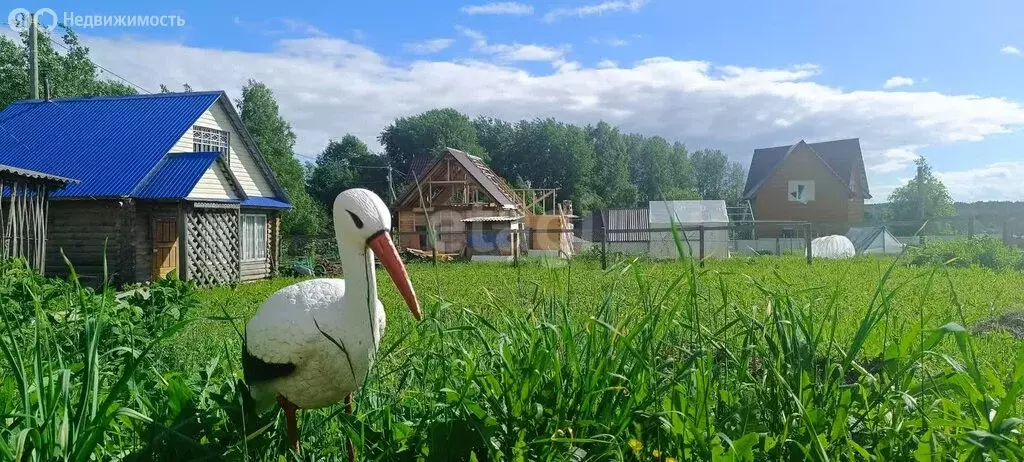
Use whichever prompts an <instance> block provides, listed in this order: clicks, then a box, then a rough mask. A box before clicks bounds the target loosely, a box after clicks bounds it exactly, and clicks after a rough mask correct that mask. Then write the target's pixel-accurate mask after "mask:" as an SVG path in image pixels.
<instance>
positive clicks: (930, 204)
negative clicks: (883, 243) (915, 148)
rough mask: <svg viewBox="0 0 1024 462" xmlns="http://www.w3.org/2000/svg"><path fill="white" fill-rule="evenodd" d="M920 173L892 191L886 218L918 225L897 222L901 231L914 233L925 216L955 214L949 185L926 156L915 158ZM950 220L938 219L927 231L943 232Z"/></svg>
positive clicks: (939, 216) (935, 216)
mask: <svg viewBox="0 0 1024 462" xmlns="http://www.w3.org/2000/svg"><path fill="white" fill-rule="evenodd" d="M914 163H915V164H916V165H917V174H916V175H915V176H914V178H913V179H911V180H910V181H908V182H907V183H906V184H904V185H902V186H900V187H898V188H896V189H894V190H893V191H892V193H891V194H889V205H888V207H886V214H885V215H886V218H887V219H889V220H893V221H908V222H913V223H917V224H916V225H905V226H899V225H897V226H894V227H893V228H894V229H897V228H900V229H898V230H897V231H899V232H904V233H906V232H909V233H914V232H916V231H917V229H918V228H920V226H921V224H922V223H924V221H925V220H932V219H934V218H942V217H951V216H954V215H956V207H955V206H954V205H953V199H952V198H951V197H950V196H949V191H948V190H947V189H946V185H945V184H943V183H942V181H940V180H939V179H938V178H936V177H935V175H934V174H932V168H931V166H930V165H928V162H927V161H925V159H924V157H918V158H917V160H915V161H914ZM949 228H950V225H949V223H935V224H932V225H930V226H929V227H928V228H927V229H926V230H925V231H930V232H941V231H942V230H944V229H949Z"/></svg>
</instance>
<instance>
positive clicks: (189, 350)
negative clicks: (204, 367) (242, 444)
mask: <svg viewBox="0 0 1024 462" xmlns="http://www.w3.org/2000/svg"><path fill="white" fill-rule="evenodd" d="M628 263H629V262H620V263H619V264H618V266H616V267H614V268H612V269H610V270H608V271H602V270H601V268H600V265H599V264H598V263H597V262H594V261H574V262H572V264H571V266H570V265H566V264H560V265H559V264H555V265H548V264H544V263H543V262H539V261H528V262H526V263H525V264H523V265H522V266H521V267H520V268H515V267H512V266H510V265H505V264H492V263H473V264H468V263H447V264H438V266H436V267H435V266H432V265H430V264H426V263H413V264H410V265H408V269H409V276H410V278H411V279H412V281H413V286H414V288H415V289H416V291H417V295H418V296H419V297H420V300H421V303H423V305H424V309H425V310H426V313H427V315H428V316H433V317H444V316H446V315H447V314H449V313H451V312H453V311H460V310H472V311H475V312H478V313H482V314H484V315H485V316H487V313H490V312H492V311H493V310H495V309H500V308H497V307H501V306H505V307H508V306H509V305H513V306H514V305H515V303H514V302H510V301H511V300H520V301H526V300H530V299H532V298H533V297H535V296H536V294H537V292H541V291H542V292H544V293H546V294H553V295H554V296H556V297H559V298H562V299H563V300H565V301H566V302H567V303H568V305H569V311H570V314H571V315H573V316H575V317H577V318H578V319H587V318H589V317H590V316H592V315H594V311H595V309H596V308H597V307H599V306H600V305H601V304H602V303H604V302H605V300H606V298H609V297H610V299H611V300H613V301H614V302H616V303H631V302H635V301H636V300H637V298H638V297H640V296H641V295H642V293H644V292H645V291H653V292H656V293H659V292H664V291H665V288H666V287H667V286H668V285H669V284H671V283H672V281H673V280H675V279H676V278H678V277H679V276H680V275H681V274H683V273H685V272H686V266H685V264H684V263H680V262H642V263H636V264H628ZM891 263H892V260H890V259H887V258H865V259H856V260H852V261H842V262H840V261H828V260H822V259H819V260H817V261H816V262H815V263H814V264H813V265H807V264H806V262H805V261H804V259H803V258H800V257H785V258H777V257H756V258H733V259H730V260H720V261H715V262H708V263H707V265H706V267H705V268H704V271H705V273H704V274H703V275H702V276H701V278H700V279H699V281H698V283H699V285H698V288H697V289H698V291H699V294H700V296H701V300H700V307H701V309H702V311H704V312H705V315H706V319H707V322H708V323H709V324H710V325H720V324H721V323H722V320H721V319H718V317H724V316H726V315H727V312H728V309H740V310H746V309H749V310H755V309H761V310H763V309H765V307H766V306H767V303H768V302H767V300H768V298H769V297H768V296H767V295H766V294H764V293H763V292H762V291H761V290H760V289H758V286H757V284H755V283H758V284H762V285H764V286H766V287H768V288H769V289H772V290H782V291H785V292H786V293H788V294H790V295H791V296H792V297H793V298H794V299H795V300H797V301H798V302H799V303H801V304H806V305H809V306H810V308H811V309H812V311H813V309H814V308H815V307H817V308H821V307H822V306H823V305H824V301H825V300H826V299H828V298H829V297H831V296H832V295H834V294H833V293H832V292H833V291H839V294H838V299H837V300H836V303H837V304H838V305H839V307H840V308H841V309H840V310H839V311H838V315H839V316H838V320H839V322H838V323H836V326H835V327H836V329H837V337H838V339H840V343H843V342H845V341H848V340H849V339H850V338H852V337H853V335H854V334H855V331H856V329H857V327H858V325H859V324H860V322H861V320H862V319H863V317H864V314H865V312H866V310H867V308H868V306H869V305H870V304H871V301H872V298H873V297H874V296H875V289H876V288H877V287H878V284H879V281H880V280H881V279H882V276H883V275H884V273H885V272H886V270H887V269H888V267H889V265H891ZM932 272H933V271H932V269H930V268H915V267H907V266H906V265H898V266H897V267H896V268H895V270H894V272H893V275H892V277H891V279H890V280H889V282H888V283H887V286H888V287H889V288H896V287H898V286H904V287H902V289H901V291H900V293H899V294H898V295H897V296H896V297H895V298H894V299H893V301H892V311H891V316H890V317H889V319H888V320H887V321H888V322H889V325H888V329H880V330H875V331H873V332H872V335H871V336H870V338H869V341H868V342H867V346H866V349H865V350H866V354H868V355H874V354H877V353H879V352H880V351H881V349H882V347H883V340H884V339H885V338H886V335H888V338H889V339H890V340H893V339H899V338H900V337H902V336H903V335H904V334H905V333H907V332H908V330H909V329H911V328H913V327H915V326H917V325H919V324H920V323H921V320H922V319H921V318H922V317H923V321H924V325H925V326H926V327H938V326H941V325H943V324H945V323H947V322H958V323H962V324H964V325H965V326H968V327H969V326H971V325H973V324H975V323H976V322H978V321H981V320H984V319H990V318H995V317H998V316H999V315H1001V314H1003V313H1006V312H1008V311H1011V310H1024V289H1022V288H1024V274H1022V273H1018V272H994V271H991V270H988V269H985V268H971V269H963V268H950V269H948V270H939V271H937V272H935V275H934V279H933V280H932V281H931V286H930V288H927V289H928V290H929V292H928V295H927V296H925V295H924V293H925V290H926V286H927V285H928V276H929V275H930V274H931V273H932ZM301 280H302V279H300V278H277V279H273V280H267V281H259V282H253V283H246V284H241V285H239V286H237V287H235V288H231V287H219V288H214V289H206V290H202V291H201V292H200V299H201V307H200V309H198V310H197V311H196V315H197V316H200V317H209V318H216V320H208V321H202V322H200V323H197V324H194V325H192V326H190V327H189V328H187V329H186V330H185V331H184V332H182V333H181V334H179V335H178V336H177V337H176V338H175V339H174V340H173V342H172V346H173V347H174V348H177V349H180V350H181V351H182V354H180V355H179V356H180V357H181V358H183V359H184V360H185V361H187V362H186V363H185V364H186V366H195V367H198V366H199V365H201V364H204V363H205V362H206V361H208V360H209V359H210V358H212V357H213V356H217V355H223V354H224V351H225V350H224V348H225V344H227V345H228V351H230V353H231V354H235V353H238V351H240V350H239V348H240V344H241V343H240V341H239V339H238V334H237V333H236V331H235V329H236V328H237V329H242V328H243V326H244V322H245V321H246V320H248V319H249V318H250V317H251V316H252V315H253V314H255V313H256V310H257V309H258V308H259V305H260V304H261V303H262V302H263V301H264V300H266V298H267V297H269V296H270V295H271V294H273V293H274V292H275V291H276V290H278V289H280V288H283V287H285V286H288V285H290V284H294V283H296V282H299V281H301ZM377 281H378V286H379V290H380V297H381V300H382V302H383V303H384V307H385V310H386V311H387V313H388V318H387V320H388V330H387V332H386V333H385V337H384V342H385V345H387V342H389V341H394V340H395V339H396V338H398V337H401V335H402V333H404V332H407V331H408V330H409V329H410V328H411V327H412V324H413V323H414V321H413V320H412V318H411V317H410V316H409V315H408V310H407V309H406V308H405V304H404V303H403V302H402V300H401V297H400V296H399V295H398V293H397V291H396V290H395V288H394V286H393V285H392V284H391V280H390V279H389V278H388V276H387V273H385V272H384V271H383V270H378V277H377ZM723 289H724V290H723ZM674 292H675V293H670V294H669V295H668V299H667V300H666V303H675V302H677V301H678V298H679V297H680V296H682V294H681V293H679V292H681V291H678V290H676V291H674ZM954 295H955V297H954ZM442 301H443V304H442V303H441V302H442ZM958 303H959V305H958ZM727 307H728V309H726V308H727ZM520 308H521V307H520ZM225 313H226V314H227V315H228V316H231V317H234V318H236V320H235V322H234V326H232V325H231V324H230V323H229V322H226V321H223V320H222V318H224V315H225ZM818 314H820V315H821V316H822V318H823V320H825V318H827V315H828V313H824V312H822V313H818ZM396 332H397V333H396ZM975 341H977V342H978V345H979V350H980V356H981V358H982V359H983V360H984V361H985V363H986V365H989V366H991V367H994V368H996V370H999V371H1001V372H1009V370H1008V369H1007V368H1008V367H1010V366H1012V364H1011V363H1008V362H1007V361H1006V358H1007V357H1008V356H1007V355H1009V356H1011V357H1012V356H1013V354H1015V352H1016V348H1017V347H1018V345H1019V342H1016V341H1014V339H1013V338H1012V337H1010V336H1009V335H1008V334H1005V333H1001V332H996V333H991V334H988V335H984V336H977V337H976V338H975ZM231 359H232V360H234V359H235V358H231Z"/></svg>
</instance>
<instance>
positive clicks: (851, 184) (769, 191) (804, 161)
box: [743, 138, 871, 237]
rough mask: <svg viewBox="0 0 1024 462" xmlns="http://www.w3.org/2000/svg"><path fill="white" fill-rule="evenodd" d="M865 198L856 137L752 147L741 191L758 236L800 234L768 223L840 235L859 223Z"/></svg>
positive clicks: (864, 178) (864, 177)
mask: <svg viewBox="0 0 1024 462" xmlns="http://www.w3.org/2000/svg"><path fill="white" fill-rule="evenodd" d="M870 198H871V193H870V191H869V189H868V180H867V174H866V173H865V170H864V158H863V156H862V154H861V149H860V140H859V139H857V138H850V139H842V140H834V141H825V142H821V143H807V142H805V141H803V140H800V142H798V143H796V144H793V145H789V146H776V147H771V148H761V149H755V150H754V157H753V158H752V159H751V161H750V169H749V170H748V173H747V182H746V186H745V188H744V191H743V199H745V200H749V201H751V208H752V209H753V214H754V218H755V220H757V221H759V222H765V223H758V225H757V236H758V237H788V235H791V234H792V235H796V234H798V233H801V231H800V230H799V229H795V228H796V227H795V226H792V225H786V224H781V223H767V222H769V221H806V222H811V223H813V228H812V229H813V231H812V232H813V233H814V234H815V235H827V234H845V233H846V231H847V230H848V229H849V228H850V227H851V226H852V225H856V224H858V223H861V222H862V221H863V220H864V200H865V199H870Z"/></svg>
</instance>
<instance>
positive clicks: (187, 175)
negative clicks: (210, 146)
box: [132, 152, 220, 199]
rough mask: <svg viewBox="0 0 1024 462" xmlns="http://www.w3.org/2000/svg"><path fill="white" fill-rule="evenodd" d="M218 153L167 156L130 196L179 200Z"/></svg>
mask: <svg viewBox="0 0 1024 462" xmlns="http://www.w3.org/2000/svg"><path fill="white" fill-rule="evenodd" d="M219 156H220V153H216V152H185V153H174V154H168V155H167V156H166V157H164V159H163V160H162V161H160V163H159V164H157V166H156V168H155V169H154V170H153V173H152V174H150V176H149V177H147V178H146V179H145V180H143V182H142V184H140V185H139V188H138V189H136V190H135V192H134V193H133V194H132V196H133V197H137V198H139V199H179V198H182V197H185V196H188V193H189V192H191V191H192V188H194V187H195V185H196V183H198V182H199V179H200V178H202V177H203V173H205V172H206V169H208V168H210V165H212V164H213V163H214V162H216V161H217V157H219Z"/></svg>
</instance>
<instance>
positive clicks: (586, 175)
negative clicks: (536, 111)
mask: <svg viewBox="0 0 1024 462" xmlns="http://www.w3.org/2000/svg"><path fill="white" fill-rule="evenodd" d="M512 152H513V154H512V155H513V156H514V157H515V159H516V166H515V169H514V170H513V171H512V172H510V173H512V174H514V176H513V177H512V178H516V179H519V180H520V181H522V182H524V183H525V184H526V185H529V187H534V188H558V189H559V191H558V199H559V200H564V199H571V200H572V201H573V207H574V208H575V209H576V210H579V211H585V210H593V209H596V208H600V207H602V206H603V202H602V198H601V197H600V196H598V195H597V194H596V193H595V191H594V171H595V166H596V163H595V156H594V147H593V145H592V144H590V142H589V139H588V138H587V133H586V131H585V130H584V129H583V128H581V127H579V126H576V125H572V124H566V123H562V122H558V121H557V120H555V119H552V118H548V119H539V118H538V119H534V120H521V121H519V122H518V123H517V124H516V139H515V142H514V145H513V148H512ZM499 173H501V174H506V173H505V172H499Z"/></svg>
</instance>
